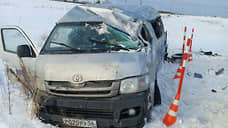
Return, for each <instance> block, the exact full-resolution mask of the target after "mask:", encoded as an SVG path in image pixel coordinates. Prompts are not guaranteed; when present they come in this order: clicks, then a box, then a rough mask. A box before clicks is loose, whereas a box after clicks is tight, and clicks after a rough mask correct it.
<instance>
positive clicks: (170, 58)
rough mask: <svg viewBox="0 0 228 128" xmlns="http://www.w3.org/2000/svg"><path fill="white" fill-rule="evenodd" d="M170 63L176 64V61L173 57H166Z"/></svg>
mask: <svg viewBox="0 0 228 128" xmlns="http://www.w3.org/2000/svg"><path fill="white" fill-rule="evenodd" d="M165 60H166V61H167V62H168V63H169V62H171V63H174V62H175V59H173V57H166V59H165Z"/></svg>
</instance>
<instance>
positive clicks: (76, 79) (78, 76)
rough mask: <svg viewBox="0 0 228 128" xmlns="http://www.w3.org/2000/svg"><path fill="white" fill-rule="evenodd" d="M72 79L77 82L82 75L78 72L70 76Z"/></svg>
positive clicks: (80, 79) (81, 78)
mask: <svg viewBox="0 0 228 128" xmlns="http://www.w3.org/2000/svg"><path fill="white" fill-rule="evenodd" d="M72 80H73V82H77V83H78V82H81V81H82V80H83V77H82V75H80V74H74V75H73V77H72Z"/></svg>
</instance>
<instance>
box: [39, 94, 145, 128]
mask: <svg viewBox="0 0 228 128" xmlns="http://www.w3.org/2000/svg"><path fill="white" fill-rule="evenodd" d="M147 95H148V92H141V93H135V94H126V95H119V96H116V97H110V98H76V97H62V96H54V95H50V94H48V93H46V92H43V91H40V92H39V93H38V94H37V96H36V98H35V102H36V103H38V104H39V106H40V108H39V112H38V117H39V118H40V119H41V120H42V121H44V122H46V123H51V124H54V125H56V124H58V125H59V126H60V127H65V125H64V124H63V122H62V118H63V117H68V118H76V119H88V120H96V121H97V125H98V128H141V127H143V126H144V117H145V116H146V110H147V104H148V100H147V99H148V98H147ZM130 108H134V109H135V110H136V114H135V115H134V116H129V115H128V109H130Z"/></svg>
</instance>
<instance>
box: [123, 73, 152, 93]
mask: <svg viewBox="0 0 228 128" xmlns="http://www.w3.org/2000/svg"><path fill="white" fill-rule="evenodd" d="M148 87H149V80H148V78H146V77H145V76H143V77H134V78H129V79H125V80H122V81H121V84H120V93H121V94H127V93H136V92H142V91H145V90H147V89H148Z"/></svg>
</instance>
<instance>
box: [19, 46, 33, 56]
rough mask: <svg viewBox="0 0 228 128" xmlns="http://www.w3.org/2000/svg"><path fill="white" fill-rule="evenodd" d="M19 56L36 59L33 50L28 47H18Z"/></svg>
mask: <svg viewBox="0 0 228 128" xmlns="http://www.w3.org/2000/svg"><path fill="white" fill-rule="evenodd" d="M17 55H18V56H19V57H35V53H34V51H33V49H32V48H31V47H30V46H28V45H19V46H17Z"/></svg>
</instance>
